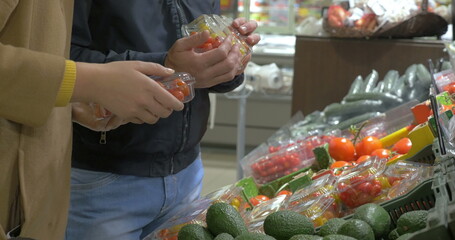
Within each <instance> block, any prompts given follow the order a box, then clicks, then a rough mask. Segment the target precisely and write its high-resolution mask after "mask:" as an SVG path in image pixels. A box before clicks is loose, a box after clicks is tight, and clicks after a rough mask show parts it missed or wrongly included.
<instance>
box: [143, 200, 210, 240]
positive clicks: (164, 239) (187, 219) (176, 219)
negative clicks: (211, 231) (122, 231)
mask: <svg viewBox="0 0 455 240" xmlns="http://www.w3.org/2000/svg"><path fill="white" fill-rule="evenodd" d="M212 203H213V201H212V200H210V199H198V200H196V201H194V202H192V203H190V204H187V205H182V206H180V207H181V208H182V210H181V211H179V212H177V214H175V215H174V216H173V217H171V218H170V219H169V220H167V221H166V222H164V223H163V224H162V225H161V226H159V227H158V228H157V229H156V230H155V231H153V232H152V233H150V234H149V235H148V236H146V237H145V238H144V239H143V240H152V239H159V240H171V239H172V240H174V239H175V240H177V236H178V232H179V231H180V229H181V228H182V227H183V226H185V225H187V224H200V225H201V226H204V227H207V224H206V222H205V215H206V213H207V209H208V208H209V207H210V205H211V204H212Z"/></svg>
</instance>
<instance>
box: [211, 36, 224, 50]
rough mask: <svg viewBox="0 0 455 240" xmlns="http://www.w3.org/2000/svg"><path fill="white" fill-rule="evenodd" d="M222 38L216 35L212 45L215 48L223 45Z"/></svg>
mask: <svg viewBox="0 0 455 240" xmlns="http://www.w3.org/2000/svg"><path fill="white" fill-rule="evenodd" d="M221 43H222V42H221V40H220V38H219V37H216V38H215V39H213V42H212V46H213V48H217V47H219V46H220V45H221Z"/></svg>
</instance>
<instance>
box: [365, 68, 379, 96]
mask: <svg viewBox="0 0 455 240" xmlns="http://www.w3.org/2000/svg"><path fill="white" fill-rule="evenodd" d="M378 79H379V75H378V72H376V70H374V69H373V71H371V73H370V74H369V75H368V76H367V77H366V78H365V82H364V83H363V84H364V87H363V91H364V92H371V91H373V89H374V87H375V86H376V83H377V82H378Z"/></svg>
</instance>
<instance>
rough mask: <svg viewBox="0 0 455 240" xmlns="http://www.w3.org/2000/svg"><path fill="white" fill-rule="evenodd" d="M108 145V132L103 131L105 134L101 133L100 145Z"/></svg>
mask: <svg viewBox="0 0 455 240" xmlns="http://www.w3.org/2000/svg"><path fill="white" fill-rule="evenodd" d="M106 143H107V138H106V132H105V131H103V132H101V135H100V144H106Z"/></svg>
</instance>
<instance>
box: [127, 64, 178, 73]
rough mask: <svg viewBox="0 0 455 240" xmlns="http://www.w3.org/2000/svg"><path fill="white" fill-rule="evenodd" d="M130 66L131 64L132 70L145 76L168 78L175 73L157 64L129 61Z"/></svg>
mask: <svg viewBox="0 0 455 240" xmlns="http://www.w3.org/2000/svg"><path fill="white" fill-rule="evenodd" d="M131 64H133V68H134V69H135V70H137V71H138V72H140V73H142V74H144V75H147V76H150V75H154V76H170V75H172V74H173V73H174V72H175V71H174V70H173V69H171V68H167V67H164V66H162V65H160V64H157V63H151V62H141V61H131Z"/></svg>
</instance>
